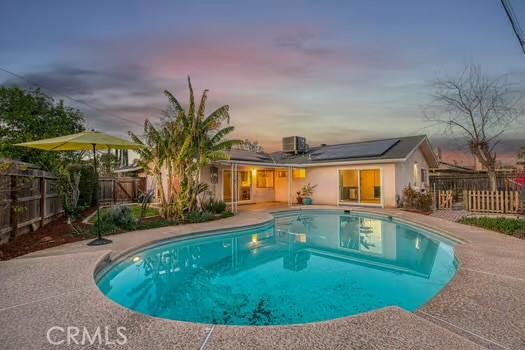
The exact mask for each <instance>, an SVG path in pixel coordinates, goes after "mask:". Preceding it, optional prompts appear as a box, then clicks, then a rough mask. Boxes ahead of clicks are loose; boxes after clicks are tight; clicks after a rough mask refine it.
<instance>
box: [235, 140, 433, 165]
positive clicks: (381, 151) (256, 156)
mask: <svg viewBox="0 0 525 350" xmlns="http://www.w3.org/2000/svg"><path fill="white" fill-rule="evenodd" d="M422 144H425V145H426V147H425V150H424V153H425V156H426V157H427V158H428V159H429V162H431V163H435V164H436V165H437V160H436V159H435V155H434V153H433V151H432V148H431V146H430V143H429V142H428V139H427V137H426V135H417V136H407V137H398V138H389V139H380V140H370V141H361V142H350V143H341V144H334V145H321V146H317V147H312V148H310V149H309V150H308V152H306V153H302V154H290V153H284V152H274V153H271V154H268V153H255V152H250V151H245V150H232V151H231V152H230V160H232V161H240V162H243V161H245V162H256V163H271V164H287V165H295V164H296V165H310V164H311V165H313V164H324V163H340V162H359V161H374V160H377V161H388V160H392V161H394V160H402V159H405V158H407V157H408V156H409V155H410V154H411V153H412V152H413V151H414V150H415V149H416V148H417V147H418V146H420V145H422Z"/></svg>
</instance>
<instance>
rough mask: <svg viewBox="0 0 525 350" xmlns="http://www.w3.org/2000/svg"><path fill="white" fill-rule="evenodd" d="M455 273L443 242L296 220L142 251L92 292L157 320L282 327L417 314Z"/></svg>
mask: <svg viewBox="0 0 525 350" xmlns="http://www.w3.org/2000/svg"><path fill="white" fill-rule="evenodd" d="M436 262H437V263H436ZM454 271H455V269H454V266H453V254H452V248H451V247H450V246H448V245H446V244H444V243H442V242H439V241H437V240H433V239H429V238H428V237H427V236H425V235H423V234H421V233H419V232H417V231H415V230H413V229H411V228H409V227H407V226H403V225H398V224H396V223H393V222H389V221H383V220H377V219H373V218H366V217H359V216H350V215H336V214H309V215H305V214H302V215H290V216H284V217H279V218H276V220H275V224H274V225H272V226H267V227H264V228H261V229H257V230H249V231H245V232H239V233H232V234H224V235H216V236H211V237H208V238H201V239H192V240H187V241H183V242H178V243H171V244H167V245H163V246H159V247H156V248H153V249H150V250H147V251H145V252H143V253H140V254H137V255H136V256H134V257H131V258H129V259H128V260H126V261H124V262H122V263H121V264H119V265H117V266H116V267H115V268H114V269H112V270H110V271H109V272H108V273H107V274H106V275H105V276H104V277H103V278H102V279H101V280H100V282H99V286H100V288H101V290H102V291H103V292H104V293H106V294H107V295H108V296H109V297H110V298H111V299H113V300H115V301H116V302H119V303H121V304H123V305H124V306H127V307H129V308H131V309H135V310H137V311H140V312H143V313H147V314H150V315H154V316H158V317H165V318H170V319H178V320H186V321H193V322H206V323H219V324H252V325H265V324H289V323H303V322H312V321H319V320H326V319H331V318H335V317H342V316H346V315H351V314H355V313H359V312H364V311H369V310H372V309H375V308H379V307H383V306H388V305H399V306H402V307H405V308H407V309H409V310H415V309H417V308H418V307H420V306H421V305H422V304H423V303H425V302H426V301H428V300H429V299H430V298H431V297H432V296H433V295H434V294H435V293H436V292H438V291H439V290H440V289H441V288H442V287H443V286H444V285H445V284H446V283H447V282H448V281H449V279H450V278H451V277H452V275H453V273H454Z"/></svg>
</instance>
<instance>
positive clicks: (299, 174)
mask: <svg viewBox="0 0 525 350" xmlns="http://www.w3.org/2000/svg"><path fill="white" fill-rule="evenodd" d="M293 177H294V178H296V179H304V178H305V177H306V169H304V168H294V169H293Z"/></svg>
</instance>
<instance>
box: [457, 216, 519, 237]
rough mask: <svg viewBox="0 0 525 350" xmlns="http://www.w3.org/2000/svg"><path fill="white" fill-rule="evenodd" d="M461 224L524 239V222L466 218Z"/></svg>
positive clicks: (489, 218)
mask: <svg viewBox="0 0 525 350" xmlns="http://www.w3.org/2000/svg"><path fill="white" fill-rule="evenodd" d="M459 222H460V223H462V224H466V225H472V226H478V227H482V228H486V229H488V230H492V231H497V232H501V233H504V234H506V235H510V236H514V237H518V238H525V220H524V219H512V218H502V217H499V218H498V217H479V218H474V217H470V218H469V217H467V218H463V219H461V220H460V221H459Z"/></svg>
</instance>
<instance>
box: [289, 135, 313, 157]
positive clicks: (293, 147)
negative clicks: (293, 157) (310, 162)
mask: <svg viewBox="0 0 525 350" xmlns="http://www.w3.org/2000/svg"><path fill="white" fill-rule="evenodd" d="M306 151H308V145H307V144H306V138H304V137H302V136H288V137H283V152H285V153H295V154H297V153H305V152H306Z"/></svg>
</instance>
